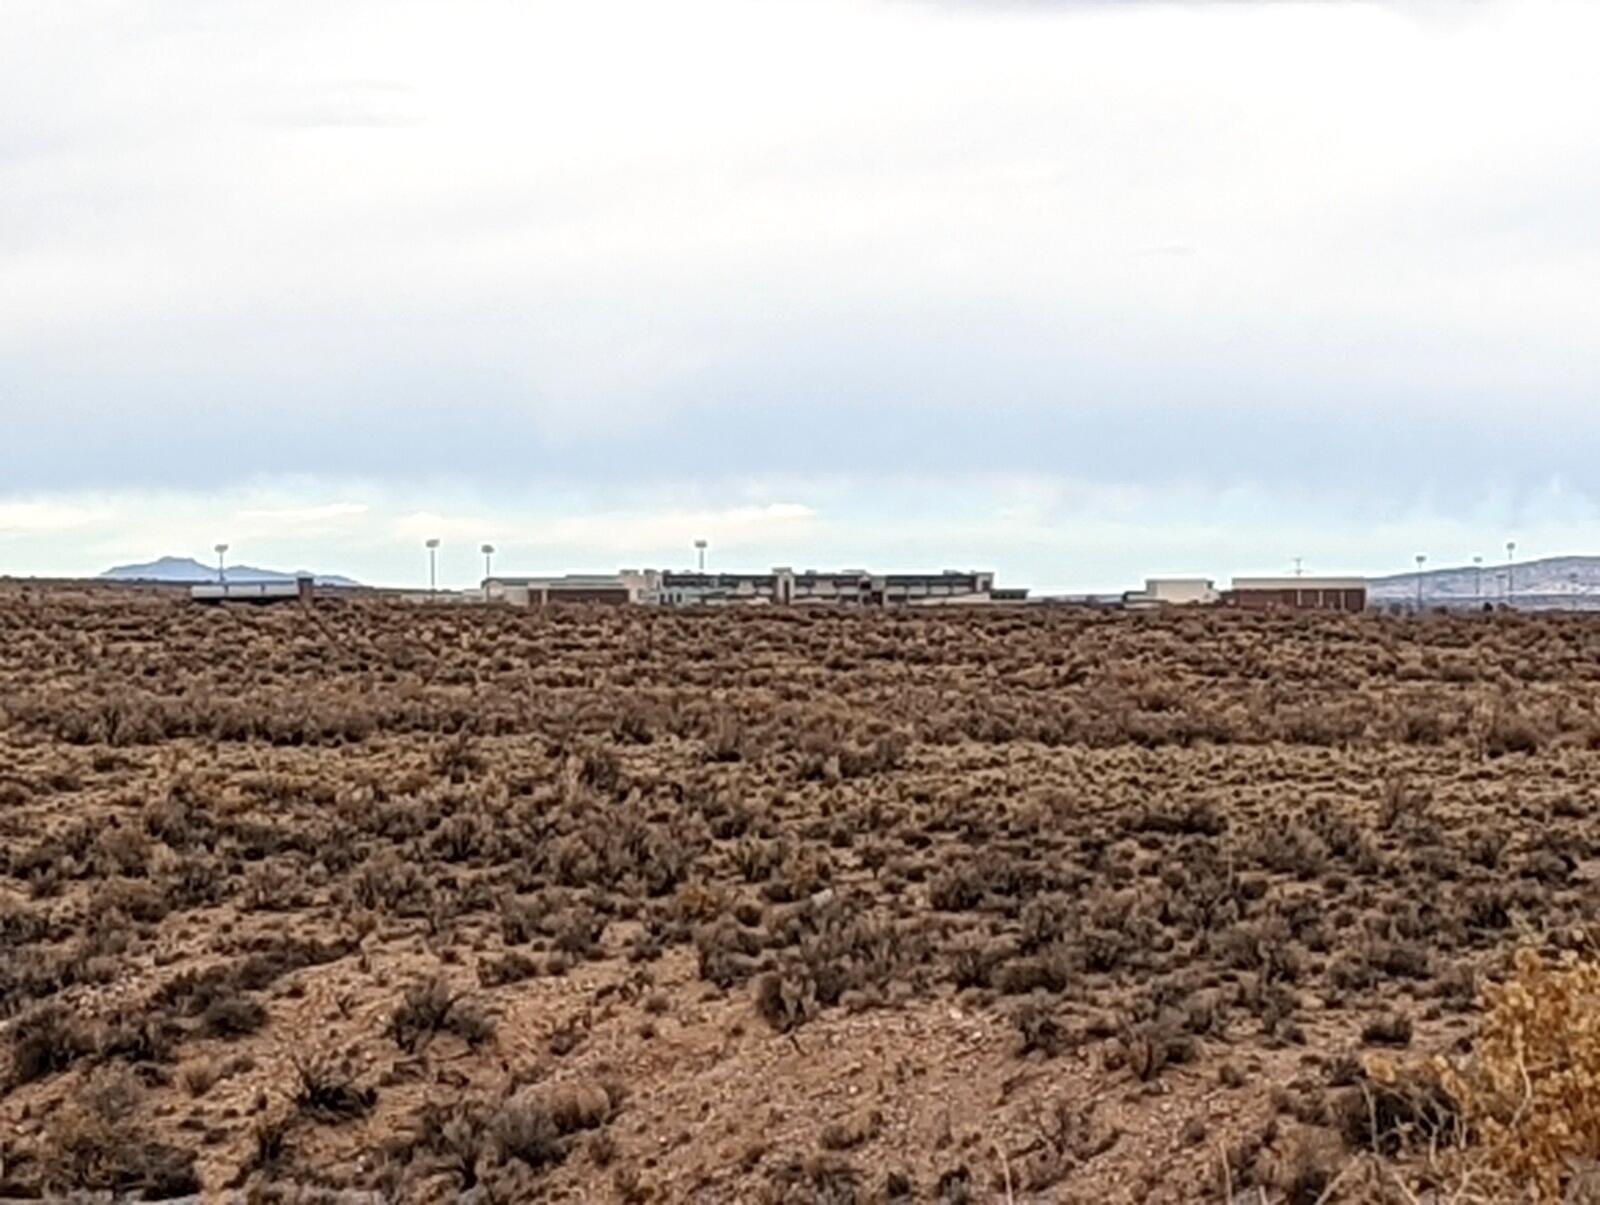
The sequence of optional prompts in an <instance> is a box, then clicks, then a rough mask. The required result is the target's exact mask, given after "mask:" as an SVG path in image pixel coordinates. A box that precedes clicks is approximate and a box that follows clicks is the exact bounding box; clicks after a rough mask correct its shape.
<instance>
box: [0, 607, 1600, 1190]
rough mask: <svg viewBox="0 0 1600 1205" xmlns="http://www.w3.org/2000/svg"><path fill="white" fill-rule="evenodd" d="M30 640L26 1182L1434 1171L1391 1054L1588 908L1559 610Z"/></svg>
mask: <svg viewBox="0 0 1600 1205" xmlns="http://www.w3.org/2000/svg"><path fill="white" fill-rule="evenodd" d="M0 647H3V649H4V653H3V656H0V825H3V829H0V851H3V860H0V871H3V874H4V877H3V879H0V941H3V943H4V951H3V952H4V960H3V963H0V993H3V994H0V1007H3V1012H4V1015H5V1017H6V1018H7V1020H6V1021H5V1026H4V1033H3V1037H0V1051H4V1052H5V1053H3V1054H0V1068H3V1070H4V1074H5V1082H4V1089H3V1097H0V1197H3V1196H7V1195H10V1196H24V1197H26V1196H34V1197H37V1196H42V1195H43V1196H48V1195H51V1194H60V1193H63V1192H65V1191H67V1190H71V1189H99V1190H115V1191H117V1192H122V1193H128V1194H132V1195H134V1196H137V1197H143V1198H145V1199H160V1198H162V1197H174V1196H182V1195H185V1194H192V1193H197V1192H199V1193H203V1194H204V1196H205V1198H206V1199H226V1198H227V1197H228V1196H229V1195H230V1193H231V1192H234V1191H237V1192H238V1193H239V1194H240V1195H242V1196H245V1197H248V1198H251V1199H260V1200H273V1199H282V1200H315V1199H319V1193H320V1191H321V1190H358V1191H360V1192H362V1193H366V1194H371V1193H376V1194H380V1195H381V1198H382V1199H386V1200H399V1201H412V1200H416V1201H454V1200H462V1199H472V1200H480V1201H518V1200H567V1201H595V1202H601V1201H629V1202H632V1201H656V1202H668V1201H705V1202H723V1201H728V1202H734V1201H753V1202H839V1203H843V1202H855V1201H863V1202H865V1201H892V1200H907V1201H940V1202H959V1201H1004V1200H1007V1199H1008V1198H1009V1199H1011V1200H1015V1201H1058V1202H1071V1201H1079V1202H1095V1203H1096V1205H1113V1203H1119V1202H1144V1201H1152V1202H1161V1201H1171V1202H1175V1201H1203V1200H1206V1201H1216V1200H1224V1199H1227V1197H1228V1196H1229V1195H1230V1194H1231V1195H1233V1196H1234V1197H1235V1198H1236V1199H1238V1200H1240V1201H1245V1200H1249V1201H1253V1202H1258V1201H1261V1200H1266V1201H1269V1202H1275V1201H1292V1202H1297V1203H1304V1205H1310V1203H1313V1202H1318V1201H1321V1200H1346V1199H1352V1200H1353V1199H1357V1197H1358V1196H1360V1198H1361V1199H1368V1198H1370V1197H1372V1196H1374V1195H1382V1194H1383V1193H1384V1192H1386V1191H1389V1190H1388V1189H1386V1188H1385V1187H1384V1185H1385V1184H1391V1183H1392V1185H1393V1192H1394V1193H1395V1194H1397V1195H1394V1197H1393V1199H1395V1200H1406V1199H1408V1195H1409V1194H1410V1193H1412V1192H1415V1191H1420V1192H1424V1193H1425V1192H1426V1191H1427V1190H1426V1187H1425V1180H1426V1161H1425V1160H1424V1159H1423V1158H1422V1156H1421V1155H1420V1154H1419V1150H1420V1145H1425V1144H1426V1143H1427V1142H1428V1141H1429V1140H1430V1139H1432V1140H1435V1141H1437V1140H1438V1138H1439V1136H1440V1133H1441V1127H1440V1126H1437V1125H1435V1120H1436V1119H1435V1118H1434V1117H1433V1115H1432V1113H1430V1111H1429V1109H1430V1106H1429V1104H1428V1102H1427V1101H1426V1100H1419V1098H1417V1097H1415V1096H1411V1097H1407V1098H1406V1099H1405V1100H1404V1101H1388V1102H1387V1103H1386V1100H1385V1098H1384V1096H1383V1090H1382V1086H1381V1085H1378V1084H1375V1083H1374V1081H1372V1080H1371V1079H1370V1078H1369V1076H1368V1073H1367V1070H1365V1069H1364V1066H1363V1063H1364V1060H1365V1061H1367V1062H1370V1061H1371V1057H1372V1056H1373V1055H1374V1054H1378V1055H1380V1056H1384V1057H1388V1058H1392V1059H1396V1060H1420V1059H1421V1058H1422V1057H1423V1056H1425V1055H1428V1054H1431V1053H1440V1054H1444V1055H1451V1056H1456V1055H1461V1054H1464V1053H1465V1052H1466V1051H1467V1050H1468V1048H1469V1046H1470V1044H1471V1039H1472V1035H1473V1033H1474V1031H1475V1026H1476V1025H1477V1022H1478V1019H1479V1016H1480V1006H1479V1003H1478V994H1479V989H1480V986H1481V985H1482V984H1483V983H1484V982H1485V981H1486V980H1489V979H1493V978H1497V977H1502V976H1504V975H1505V974H1506V972H1507V970H1508V968H1509V964H1510V957H1511V952H1512V951H1513V950H1514V949H1515V948H1516V947H1517V946H1519V945H1523V944H1540V945H1543V946H1544V947H1546V948H1547V949H1551V950H1559V949H1562V948H1566V947H1579V946H1583V945H1584V944H1585V943H1586V942H1587V940H1588V933H1587V925H1588V923H1589V922H1590V921H1591V920H1592V919H1593V918H1594V917H1595V915H1596V911H1595V904H1596V902H1597V900H1596V896H1597V884H1596V868H1597V865H1600V863H1597V862H1596V854H1597V852H1600V823H1597V819H1596V804H1595V799H1596V786H1597V783H1600V755H1597V752H1596V750H1597V749H1600V710H1597V698H1596V694H1595V684H1596V679H1597V677H1600V628H1597V627H1596V626H1594V625H1593V623H1592V621H1589V620H1585V619H1582V618H1581V617H1567V618H1560V617H1547V618H1539V619H1535V618H1526V617H1517V616H1506V615H1498V616H1483V615H1474V616H1467V617H1455V618H1450V617H1443V616H1434V617H1427V618H1424V619H1421V620H1395V619H1389V618H1380V617H1376V616H1355V617H1335V616H1251V615H1243V614H1233V613H1220V612H1206V613H1201V612H1194V613H1188V614H1177V615H1110V614H1097V613H1091V612H1084V611H1072V610H1046V609H1030V610H1027V611H1022V610H1016V611H1006V610H995V611H989V612H982V613H957V612H951V611H939V612H921V613H887V612H880V613H867V614H856V615H847V614H827V613H807V612H804V611H781V612H780V611H770V612H764V613H763V612H750V613H735V612H707V613H674V612H670V611H657V610H647V609H636V610H606V609H592V610H591V609H585V608H573V609H565V610H564V609H556V610H552V611H547V612H520V611H514V610H509V609H490V608H473V609H459V608H451V609H444V608H424V607H407V606H404V605H400V604H397V603H385V602H381V601H365V602H351V601H324V602H322V603H320V604H319V605H318V606H317V608H316V609H315V610H313V611H309V612H308V611H304V610H302V609H301V608H300V607H299V606H298V605H292V604H291V605H288V606H283V607H277V608H265V609H259V610H256V609H248V608H228V609H203V608H199V607H195V606H192V605H190V604H188V603H186V602H185V601H183V600H182V599H180V598H177V597H174V596H171V595H165V594H159V593H150V594H141V593H137V592H131V591H116V592H113V591H104V592H96V591H89V590H84V591H77V592H73V591H69V590H53V591H52V590H39V589H34V590H27V589H21V588H11V589H9V590H7V591H4V592H0ZM1441 1108H1442V1106H1441ZM1419 1144H1420V1145H1419ZM1375 1151H1376V1152H1379V1153H1381V1154H1382V1155H1383V1156H1384V1159H1381V1160H1378V1161H1372V1160H1370V1159H1369V1160H1367V1161H1366V1162H1364V1163H1363V1162H1362V1161H1361V1157H1362V1156H1363V1155H1369V1154H1370V1153H1372V1152H1375ZM1391 1155H1393V1156H1395V1161H1394V1162H1393V1168H1394V1169H1395V1170H1394V1171H1393V1173H1392V1175H1391V1173H1388V1172H1385V1171H1384V1170H1383V1168H1384V1167H1385V1166H1387V1164H1388V1156H1391ZM1352 1169H1354V1170H1352ZM1419 1169H1421V1170H1420V1171H1419ZM1419 1175H1420V1176H1421V1177H1422V1180H1421V1181H1419V1179H1418V1177H1419ZM1402 1181H1404V1183H1406V1184H1410V1185H1413V1186H1416V1185H1418V1184H1419V1183H1422V1184H1423V1187H1422V1188H1420V1189H1419V1188H1416V1187H1413V1188H1408V1189H1402V1188H1401V1187H1400V1185H1401V1182H1402ZM1401 1193H1405V1194H1407V1195H1398V1194H1401ZM1411 1199H1420V1198H1415V1197H1413V1198H1411Z"/></svg>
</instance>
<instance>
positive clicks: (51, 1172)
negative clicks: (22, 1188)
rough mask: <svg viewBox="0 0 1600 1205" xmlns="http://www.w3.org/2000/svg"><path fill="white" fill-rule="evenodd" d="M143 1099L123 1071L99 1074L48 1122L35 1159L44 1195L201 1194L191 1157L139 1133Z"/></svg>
mask: <svg viewBox="0 0 1600 1205" xmlns="http://www.w3.org/2000/svg"><path fill="white" fill-rule="evenodd" d="M143 1095H144V1090H143V1088H142V1087H141V1086H140V1085H139V1083H138V1082H137V1080H135V1079H134V1078H133V1077H132V1076H131V1075H130V1074H129V1073H128V1072H127V1071H126V1069H122V1068H109V1067H108V1068H102V1069H100V1070H98V1071H97V1072H96V1073H95V1074H94V1075H93V1076H91V1077H90V1078H89V1080H88V1081H87V1082H86V1083H85V1084H84V1085H83V1086H82V1087H81V1088H80V1089H79V1091H78V1092H76V1093H75V1094H74V1095H73V1096H72V1097H71V1098H70V1099H69V1100H68V1101H66V1102H65V1103H63V1105H62V1106H61V1107H60V1109H59V1110H58V1111H57V1112H56V1113H55V1114H54V1115H53V1116H52V1117H51V1118H50V1121H49V1124H48V1126H47V1128H46V1132H45V1138H44V1143H43V1147H42V1150H41V1158H40V1165H41V1166H40V1173H41V1179H42V1180H43V1186H44V1188H45V1189H46V1193H45V1195H46V1196H47V1197H48V1198H50V1199H60V1197H59V1195H58V1194H65V1193H67V1192H81V1191H83V1190H85V1189H88V1190H90V1191H96V1192H111V1193H114V1194H116V1195H117V1196H118V1197H119V1198H125V1199H142V1200H167V1199H169V1198H172V1197H178V1196H183V1195H186V1194H189V1193H198V1192H199V1191H200V1181H199V1179H198V1177H197V1176H196V1175H195V1170H194V1161H195V1158H194V1153H193V1152H192V1151H185V1150H180V1149H179V1148H177V1147H173V1146H169V1145H167V1144H166V1143H162V1142H158V1141H155V1140H154V1139H152V1138H150V1137H149V1136H148V1135H147V1134H145V1133H143V1129H144V1127H143V1125H142V1123H141V1121H140V1116H141V1114H140V1102H141V1098H142V1097H143Z"/></svg>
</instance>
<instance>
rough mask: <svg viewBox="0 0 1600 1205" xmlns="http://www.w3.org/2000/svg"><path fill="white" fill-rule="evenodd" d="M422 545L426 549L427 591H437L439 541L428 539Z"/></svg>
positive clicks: (433, 592) (431, 592)
mask: <svg viewBox="0 0 1600 1205" xmlns="http://www.w3.org/2000/svg"><path fill="white" fill-rule="evenodd" d="M424 547H426V548H427V550H428V593H429V594H437V593H438V592H439V541H438V540H437V539H432V540H428V541H426V542H425V544H424Z"/></svg>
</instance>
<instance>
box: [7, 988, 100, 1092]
mask: <svg viewBox="0 0 1600 1205" xmlns="http://www.w3.org/2000/svg"><path fill="white" fill-rule="evenodd" d="M93 1049H94V1044H93V1042H91V1041H90V1038H89V1034H88V1031H87V1030H86V1029H85V1028H84V1026H83V1025H82V1024H81V1023H80V1022H79V1021H78V1020H77V1019H76V1018H74V1017H73V1016H72V1015H71V1014H69V1013H68V1012H67V1010H66V1009H64V1008H62V1007H61V1006H60V1005H59V1004H43V1005H40V1006H39V1007H38V1008H36V1009H34V1010H33V1012H31V1013H28V1014H26V1015H25V1016H22V1017H20V1018H18V1019H17V1021H16V1022H15V1023H14V1024H13V1025H12V1029H11V1080H12V1082H13V1083H17V1084H28V1083H32V1082H33V1081H34V1080H39V1079H43V1078H45V1076H47V1075H54V1074H56V1073H57V1072H61V1071H65V1070H66V1069H67V1068H68V1067H70V1066H72V1064H73V1063H75V1062H77V1061H78V1060H79V1059H81V1058H83V1057H84V1056H85V1055H87V1054H89V1053H90V1052H91V1051H92V1050H93Z"/></svg>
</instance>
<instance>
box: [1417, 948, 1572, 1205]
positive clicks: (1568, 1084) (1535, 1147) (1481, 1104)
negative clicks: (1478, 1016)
mask: <svg viewBox="0 0 1600 1205" xmlns="http://www.w3.org/2000/svg"><path fill="white" fill-rule="evenodd" d="M1515 965H1516V973H1515V975H1514V976H1513V977H1512V978H1511V979H1510V980H1509V981H1508V982H1506V983H1504V984H1501V985H1498V986H1495V987H1491V988H1489V989H1487V991H1486V992H1485V1004H1486V1006H1487V1011H1486V1013H1485V1015H1484V1017H1483V1020H1482V1022H1481V1023H1480V1025H1479V1027H1478V1033H1477V1037H1476V1040H1475V1042H1474V1045H1473V1053H1472V1056H1471V1058H1470V1059H1469V1060H1467V1061H1466V1062H1465V1063H1463V1064H1459V1065H1451V1064H1441V1076H1442V1080H1443V1083H1444V1084H1445V1086H1446V1087H1447V1088H1448V1090H1449V1092H1450V1093H1451V1095H1452V1096H1454V1097H1455V1099H1456V1100H1457V1101H1459V1102H1460V1108H1461V1111H1462V1114H1463V1117H1464V1119H1465V1122H1466V1124H1467V1127H1468V1130H1469V1133H1470V1135H1471V1138H1472V1142H1473V1146H1474V1150H1475V1153H1477V1154H1478V1155H1481V1157H1482V1159H1483V1161H1484V1162H1485V1163H1486V1164H1487V1166H1488V1168H1489V1169H1492V1170H1493V1171H1494V1172H1497V1173H1499V1174H1500V1175H1501V1176H1503V1177H1505V1178H1506V1180H1507V1181H1509V1182H1511V1183H1514V1184H1518V1185H1524V1186H1527V1187H1528V1188H1530V1189H1532V1190H1533V1191H1534V1192H1535V1193H1536V1194H1537V1195H1538V1197H1539V1198H1540V1199H1542V1200H1547V1201H1557V1200H1560V1199H1561V1198H1562V1193H1563V1191H1564V1186H1565V1184H1566V1182H1567V1180H1568V1179H1569V1178H1570V1177H1571V1175H1572V1174H1573V1172H1574V1170H1575V1169H1576V1168H1577V1167H1578V1166H1579V1165H1580V1162H1581V1161H1583V1160H1588V1159H1593V1158H1594V1156H1595V1153H1596V1152H1597V1151H1600V961H1597V960H1595V959H1592V958H1590V959H1579V958H1578V957H1577V956H1575V955H1572V954H1568V955H1566V956H1565V957H1563V958H1561V959H1560V960H1558V961H1554V962H1552V961H1548V960H1546V959H1545V958H1543V957H1541V956H1540V955H1539V954H1538V953H1536V952H1535V951H1533V950H1530V949H1524V950H1521V951H1519V952H1518V953H1517V956H1516V964H1515Z"/></svg>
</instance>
